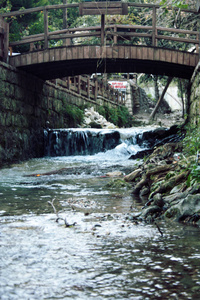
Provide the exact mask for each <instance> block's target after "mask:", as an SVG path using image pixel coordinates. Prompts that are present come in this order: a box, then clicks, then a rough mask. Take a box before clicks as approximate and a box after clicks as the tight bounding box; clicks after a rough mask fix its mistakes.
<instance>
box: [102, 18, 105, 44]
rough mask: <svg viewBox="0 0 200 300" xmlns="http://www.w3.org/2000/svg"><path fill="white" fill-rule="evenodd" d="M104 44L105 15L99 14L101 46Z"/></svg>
mask: <svg viewBox="0 0 200 300" xmlns="http://www.w3.org/2000/svg"><path fill="white" fill-rule="evenodd" d="M104 44H105V15H101V46H104Z"/></svg>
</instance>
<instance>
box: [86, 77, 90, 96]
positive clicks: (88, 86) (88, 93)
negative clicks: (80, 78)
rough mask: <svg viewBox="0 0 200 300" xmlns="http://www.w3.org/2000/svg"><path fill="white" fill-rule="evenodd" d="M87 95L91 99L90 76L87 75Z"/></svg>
mask: <svg viewBox="0 0 200 300" xmlns="http://www.w3.org/2000/svg"><path fill="white" fill-rule="evenodd" d="M87 97H88V98H89V99H90V76H87Z"/></svg>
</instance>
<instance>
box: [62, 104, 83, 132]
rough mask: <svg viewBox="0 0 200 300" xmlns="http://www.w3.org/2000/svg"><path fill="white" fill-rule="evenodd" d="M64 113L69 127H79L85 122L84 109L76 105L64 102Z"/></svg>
mask: <svg viewBox="0 0 200 300" xmlns="http://www.w3.org/2000/svg"><path fill="white" fill-rule="evenodd" d="M62 113H63V116H64V118H65V122H66V126H67V127H77V126H78V125H80V124H81V123H82V122H83V119H84V111H83V110H82V109H80V108H79V107H77V106H75V105H70V104H66V103H65V104H64V105H63V108H62Z"/></svg>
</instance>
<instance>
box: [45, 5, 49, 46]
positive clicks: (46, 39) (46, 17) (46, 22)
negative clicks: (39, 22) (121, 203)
mask: <svg viewBox="0 0 200 300" xmlns="http://www.w3.org/2000/svg"><path fill="white" fill-rule="evenodd" d="M48 27H49V26H48V10H47V9H46V8H45V9H44V48H45V49H48V34H49V29H48Z"/></svg>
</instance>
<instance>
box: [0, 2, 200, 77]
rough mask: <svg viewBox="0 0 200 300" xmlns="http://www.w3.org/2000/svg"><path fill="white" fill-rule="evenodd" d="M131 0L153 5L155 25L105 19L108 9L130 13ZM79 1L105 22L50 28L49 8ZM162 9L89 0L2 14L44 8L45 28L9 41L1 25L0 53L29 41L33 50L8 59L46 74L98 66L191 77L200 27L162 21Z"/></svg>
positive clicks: (116, 70)
mask: <svg viewBox="0 0 200 300" xmlns="http://www.w3.org/2000/svg"><path fill="white" fill-rule="evenodd" d="M113 3H114V4H113ZM131 6H134V7H135V8H138V9H142V8H149V9H151V10H152V13H151V16H152V22H151V23H152V24H151V26H140V25H119V24H113V25H106V24H105V14H106V13H109V14H127V13H128V9H129V8H130V7H131ZM74 7H77V8H79V12H80V15H84V14H97V13H99V14H100V15H101V26H95V27H87V28H64V29H62V30H57V31H54V32H50V31H49V26H48V12H49V10H52V9H60V8H62V9H63V10H66V9H70V8H74ZM159 9H161V8H160V7H159V6H157V5H152V4H138V3H123V4H122V3H121V2H119V1H118V2H85V3H80V4H78V3H75V4H64V5H51V6H46V7H38V8H33V9H27V10H21V11H17V12H11V13H7V14H2V18H4V20H5V21H6V19H7V18H9V17H11V16H19V15H24V14H28V13H34V12H38V11H43V14H44V32H43V33H39V34H36V35H31V36H24V37H22V38H21V40H20V41H15V42H9V45H8V42H7V41H8V38H7V37H6V34H5V31H4V34H3V31H0V35H1V37H2V41H3V42H1V45H3V46H1V49H0V56H2V59H4V60H6V59H7V53H6V52H7V50H8V47H10V49H11V47H15V46H20V45H24V44H30V51H29V52H27V53H22V54H19V55H16V56H9V63H10V64H11V65H13V66H15V67H17V68H19V69H22V70H25V71H26V72H30V73H32V74H34V75H36V76H38V77H40V78H42V79H54V78H62V77H66V76H75V75H80V74H92V73H97V72H99V73H119V72H127V73H128V72H137V73H149V74H158V75H167V76H172V77H179V78H188V79H189V78H190V77H191V76H192V73H193V71H194V68H195V67H196V65H197V63H198V61H199V32H198V31H192V30H183V29H176V28H163V27H159V26H157V11H158V10H159ZM184 13H197V11H191V10H190V11H186V10H185V11H184ZM0 24H1V23H0ZM2 24H4V27H5V22H3V21H2ZM2 26H3V25H2ZM2 26H1V25H0V27H2ZM94 38H95V40H94ZM58 40H59V41H60V43H61V42H62V46H60V47H56V45H57V41H58ZM50 41H53V42H54V45H55V46H54V47H52V46H51V47H50V44H49V42H50ZM162 41H168V44H169V48H163V47H161V45H162ZM94 42H95V44H94ZM174 42H175V44H174V45H173V43H174ZM177 42H178V45H182V46H183V45H184V47H185V49H189V48H190V49H192V51H182V50H181V49H183V47H181V49H177V48H176V47H177ZM38 43H40V44H41V43H42V49H38V48H37V45H38ZM186 45H189V46H190V47H187V46H186Z"/></svg>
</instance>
